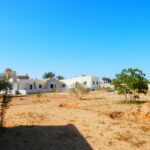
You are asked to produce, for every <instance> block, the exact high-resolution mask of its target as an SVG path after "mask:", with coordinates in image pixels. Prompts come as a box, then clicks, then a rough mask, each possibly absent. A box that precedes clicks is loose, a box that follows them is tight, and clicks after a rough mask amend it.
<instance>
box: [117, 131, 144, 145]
mask: <svg viewBox="0 0 150 150" xmlns="http://www.w3.org/2000/svg"><path fill="white" fill-rule="evenodd" d="M116 139H117V140H118V141H123V142H127V143H129V144H131V145H132V146H135V147H138V148H140V147H142V146H143V145H144V144H146V141H145V140H140V139H138V138H137V137H135V136H133V135H132V134H131V133H130V131H127V132H126V133H122V134H120V133H119V134H118V135H117V136H116Z"/></svg>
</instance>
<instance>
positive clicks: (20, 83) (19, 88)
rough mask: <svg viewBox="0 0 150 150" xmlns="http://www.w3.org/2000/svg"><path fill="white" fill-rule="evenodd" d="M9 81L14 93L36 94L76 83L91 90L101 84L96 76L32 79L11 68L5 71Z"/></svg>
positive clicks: (64, 89) (60, 89) (65, 88)
mask: <svg viewBox="0 0 150 150" xmlns="http://www.w3.org/2000/svg"><path fill="white" fill-rule="evenodd" d="M3 74H4V75H5V76H6V77H7V79H9V82H11V83H12V89H11V91H10V92H11V93H12V94H17V93H20V94H23V95H26V94H34V93H46V92H50V91H51V89H54V88H55V89H56V90H57V91H67V90H69V89H70V88H72V87H74V85H75V83H77V82H78V83H81V84H82V85H84V86H85V87H86V88H88V89H90V90H96V89H97V87H98V86H99V84H100V81H99V78H98V77H95V76H85V75H83V76H78V77H73V78H71V79H64V80H57V79H47V80H33V79H30V78H29V76H28V75H25V76H17V74H16V72H15V71H12V70H11V69H9V68H8V69H6V70H5V71H4V73H3Z"/></svg>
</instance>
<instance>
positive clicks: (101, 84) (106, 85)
mask: <svg viewBox="0 0 150 150" xmlns="http://www.w3.org/2000/svg"><path fill="white" fill-rule="evenodd" d="M100 87H102V88H103V87H104V88H111V89H114V86H113V85H112V84H110V83H100Z"/></svg>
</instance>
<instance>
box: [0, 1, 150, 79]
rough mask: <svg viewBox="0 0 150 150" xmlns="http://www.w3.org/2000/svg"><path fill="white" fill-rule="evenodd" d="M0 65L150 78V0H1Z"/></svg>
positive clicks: (22, 70) (38, 72)
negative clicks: (126, 71) (133, 72)
mask: <svg viewBox="0 0 150 150" xmlns="http://www.w3.org/2000/svg"><path fill="white" fill-rule="evenodd" d="M0 56H1V57H0V70H3V69H5V68H7V67H9V68H12V69H13V70H16V71H17V72H18V73H19V74H26V73H28V74H29V75H30V76H31V77H32V78H36V77H38V78H41V76H42V74H43V73H44V72H49V71H52V72H55V73H56V74H60V75H64V76H65V77H67V78H68V77H72V76H76V75H81V74H86V75H96V76H99V77H103V76H108V77H111V78H112V77H114V74H116V73H118V72H120V71H121V69H123V68H129V67H133V68H135V67H138V68H139V69H142V70H143V71H144V72H145V73H146V74H147V77H148V78H149V79H150V1H149V0H0Z"/></svg>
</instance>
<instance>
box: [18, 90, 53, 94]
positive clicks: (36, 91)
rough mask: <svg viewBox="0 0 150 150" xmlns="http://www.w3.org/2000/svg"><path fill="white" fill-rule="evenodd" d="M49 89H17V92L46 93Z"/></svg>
mask: <svg viewBox="0 0 150 150" xmlns="http://www.w3.org/2000/svg"><path fill="white" fill-rule="evenodd" d="M48 92H50V90H49V89H33V90H19V93H20V94H22V95H26V94H37V93H48Z"/></svg>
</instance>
